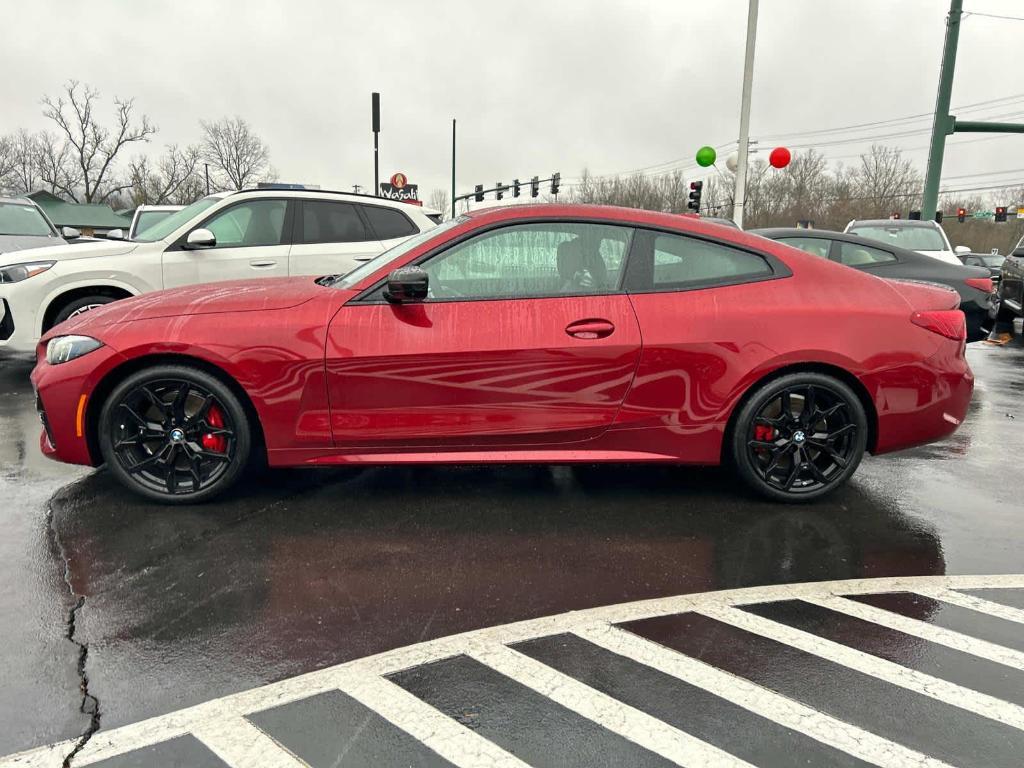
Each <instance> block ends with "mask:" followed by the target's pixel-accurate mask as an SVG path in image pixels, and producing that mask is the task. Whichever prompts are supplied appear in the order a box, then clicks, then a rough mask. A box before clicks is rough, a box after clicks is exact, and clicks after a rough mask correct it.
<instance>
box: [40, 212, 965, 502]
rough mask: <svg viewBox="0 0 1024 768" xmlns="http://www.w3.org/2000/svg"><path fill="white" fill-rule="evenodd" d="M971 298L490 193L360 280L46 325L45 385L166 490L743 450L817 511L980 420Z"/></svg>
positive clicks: (66, 414)
mask: <svg viewBox="0 0 1024 768" xmlns="http://www.w3.org/2000/svg"><path fill="white" fill-rule="evenodd" d="M215 249H216V246H214V247H213V248H211V249H209V250H211V251H215ZM189 253H191V258H194V259H196V260H197V261H200V260H203V259H209V258H216V256H215V253H212V252H207V251H204V250H194V251H190V252H189ZM957 305H958V297H957V295H956V294H955V293H953V292H952V291H948V290H942V289H939V288H934V287H930V286H926V285H922V284H915V283H896V282H889V281H884V280H880V279H878V278H876V277H873V276H871V275H867V274H863V273H860V272H856V271H854V270H852V269H849V268H847V267H844V266H841V265H839V264H835V263H832V262H829V261H826V260H824V259H819V258H815V257H814V256H810V255H808V254H805V253H804V252H802V251H799V250H797V249H795V248H791V247H788V246H786V245H783V244H781V243H775V242H772V241H769V240H766V239H764V238H761V237H756V236H753V235H749V234H745V233H743V232H741V231H739V230H736V229H732V228H728V227H724V226H720V225H716V224H710V223H706V222H702V221H700V220H698V219H695V218H691V217H684V216H677V215H670V214H662V213H652V212H647V211H637V210H629V209H622V208H605V207H591V206H568V205H535V206H517V207H507V208H492V209H489V210H486V211H483V212H479V213H473V214H469V215H465V216H460V217H459V218H457V219H455V220H453V221H449V222H447V223H445V224H443V225H441V226H439V227H437V228H436V229H433V230H431V231H428V232H424V233H422V234H420V235H418V236H416V237H414V238H412V239H410V240H407V241H406V242H404V243H403V244H402V245H399V246H398V247H396V248H393V249H392V250H390V251H387V252H386V253H384V254H382V255H381V256H379V257H377V258H376V259H374V260H373V261H370V262H368V263H366V264H364V265H363V266H361V267H359V268H358V269H356V270H355V271H354V272H350V273H349V274H347V275H334V276H327V277H321V278H317V279H314V278H305V277H296V278H284V279H266V280H253V281H245V282H231V283H228V282H224V283H213V284H209V285H202V286H193V287H189V288H182V289H178V290H170V291H163V292H160V293H152V294H146V295H142V296H139V297H136V298H132V299H126V300H124V301H118V302H116V303H114V304H110V305H108V306H106V307H103V308H100V309H96V310H93V311H91V312H88V313H86V314H83V315H81V316H79V317H76V318H74V319H72V320H69V321H68V322H65V323H63V324H61V325H59V326H57V327H56V328H54V329H53V330H51V331H50V332H49V333H48V334H46V336H44V338H43V339H42V341H41V342H40V345H39V349H38V364H37V365H36V368H35V370H34V371H33V374H32V380H33V382H34V384H35V387H36V389H37V392H38V407H39V412H40V416H41V417H42V421H43V425H44V430H43V434H42V436H41V446H42V450H43V451H44V452H45V453H46V454H48V455H49V456H52V457H54V458H56V459H58V460H61V461H66V462H72V463H76V464H89V465H99V464H103V463H105V464H106V465H107V466H108V467H109V468H110V471H111V472H112V473H113V474H114V475H115V476H116V477H117V478H118V479H119V480H120V481H121V482H123V483H124V484H125V485H127V486H128V487H130V488H132V489H134V490H136V491H138V492H139V493H141V494H143V495H145V496H148V497H150V498H152V499H157V500H159V501H166V502H177V503H194V502H198V501H201V500H205V499H208V498H210V497H212V496H214V495H215V494H217V493H220V492H222V491H224V490H225V489H227V488H228V487H229V486H231V485H232V484H233V483H234V482H235V481H236V480H238V478H239V475H240V473H241V472H242V470H243V469H244V468H245V466H246V464H247V463H248V462H249V461H250V460H252V459H254V458H257V457H263V458H265V460H266V462H267V463H268V464H269V465H270V466H272V467H280V466H313V465H337V464H350V465H351V464H402V463H470V462H668V463H678V464H719V463H722V462H725V463H728V464H731V465H733V466H734V467H735V468H736V470H737V471H738V473H739V475H740V477H742V478H743V479H744V480H745V481H746V482H747V483H748V484H749V485H751V486H752V487H753V488H754V489H756V490H757V491H759V492H760V493H762V494H764V495H766V496H769V497H771V498H773V499H777V500H784V501H806V500H810V499H813V498H816V497H818V496H821V495H822V494H824V493H827V492H829V491H831V490H833V489H834V488H836V487H837V486H839V485H840V484H842V483H843V482H845V481H846V480H847V478H849V477H850V475H851V474H853V472H854V470H856V468H857V465H858V463H859V462H860V460H861V457H862V455H863V454H864V452H865V451H871V452H873V453H876V454H879V453H887V452H889V451H894V450H897V449H900V448H906V447H908V446H912V445H917V444H921V443H925V442H929V441H932V440H937V439H939V438H942V437H944V436H946V435H948V434H950V433H951V432H952V431H953V430H954V429H956V427H957V425H959V424H960V422H961V420H962V419H963V418H964V415H965V414H966V412H967V407H968V403H969V401H970V398H971V391H972V387H973V377H972V374H971V371H970V368H969V367H968V365H967V362H966V360H965V359H964V337H965V329H964V317H963V313H962V312H959V311H957Z"/></svg>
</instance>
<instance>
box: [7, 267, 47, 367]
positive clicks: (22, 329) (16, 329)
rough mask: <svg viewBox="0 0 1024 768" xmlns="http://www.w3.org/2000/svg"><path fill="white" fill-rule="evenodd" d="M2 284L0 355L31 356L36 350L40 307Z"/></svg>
mask: <svg viewBox="0 0 1024 768" xmlns="http://www.w3.org/2000/svg"><path fill="white" fill-rule="evenodd" d="M9 288H10V284H6V285H3V286H0V355H3V356H18V357H29V356H31V355H32V354H33V352H35V348H36V342H37V341H38V340H39V337H38V336H37V335H36V327H37V326H38V323H37V322H36V320H37V317H36V315H37V312H38V309H39V308H38V307H36V306H33V305H31V304H29V303H28V302H26V301H25V300H24V299H22V298H20V297H19V296H18V295H17V293H15V292H13V291H10V290H6V289H9Z"/></svg>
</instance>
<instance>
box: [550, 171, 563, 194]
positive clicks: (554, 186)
mask: <svg viewBox="0 0 1024 768" xmlns="http://www.w3.org/2000/svg"><path fill="white" fill-rule="evenodd" d="M561 181H562V174H560V173H553V174H551V194H552V195H557V194H558V185H559V184H560V183H561Z"/></svg>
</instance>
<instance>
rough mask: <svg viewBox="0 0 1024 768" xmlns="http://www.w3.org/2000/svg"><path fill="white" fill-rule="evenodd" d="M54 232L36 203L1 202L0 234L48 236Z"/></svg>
mask: <svg viewBox="0 0 1024 768" xmlns="http://www.w3.org/2000/svg"><path fill="white" fill-rule="evenodd" d="M54 234H56V233H55V232H54V231H53V229H51V228H50V225H49V223H48V222H47V221H46V219H45V218H44V216H43V214H41V213H40V212H39V209H38V208H36V207H35V206H34V205H24V204H22V203H0V235H28V236H31V235H35V236H38V237H47V236H48V235H54Z"/></svg>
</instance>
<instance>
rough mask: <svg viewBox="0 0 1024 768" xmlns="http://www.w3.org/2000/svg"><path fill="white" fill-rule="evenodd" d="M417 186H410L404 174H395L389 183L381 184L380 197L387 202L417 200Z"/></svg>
mask: <svg viewBox="0 0 1024 768" xmlns="http://www.w3.org/2000/svg"><path fill="white" fill-rule="evenodd" d="M419 189H420V188H419V185H418V184H410V183H409V179H408V178H407V177H406V175H405V174H404V173H396V174H395V175H394V176H392V177H391V182H390V183H388V182H381V185H380V196H381V197H386V198H388V199H389V200H419Z"/></svg>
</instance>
